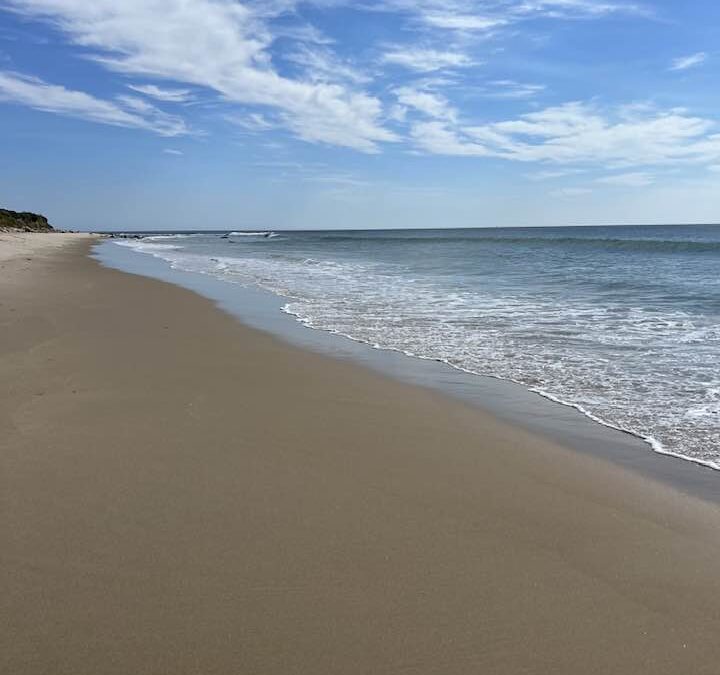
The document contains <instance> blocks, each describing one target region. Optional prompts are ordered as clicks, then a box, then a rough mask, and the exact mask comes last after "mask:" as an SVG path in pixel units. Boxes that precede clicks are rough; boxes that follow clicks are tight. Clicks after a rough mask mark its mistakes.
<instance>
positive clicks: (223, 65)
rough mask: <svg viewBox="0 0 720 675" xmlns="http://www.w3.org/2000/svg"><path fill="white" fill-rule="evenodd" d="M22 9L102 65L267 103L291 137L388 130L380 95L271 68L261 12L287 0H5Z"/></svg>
mask: <svg viewBox="0 0 720 675" xmlns="http://www.w3.org/2000/svg"><path fill="white" fill-rule="evenodd" d="M6 5H7V6H8V7H9V8H11V9H15V11H17V12H20V13H22V14H23V15H25V16H29V17H35V18H43V19H45V20H48V21H51V22H52V23H53V24H54V25H55V26H56V27H57V28H58V29H59V30H61V31H63V32H64V33H65V34H66V35H68V36H69V37H70V38H71V40H72V41H73V42H74V43H75V44H77V45H79V46H82V47H83V48H84V49H86V50H96V51H95V54H94V59H95V60H96V61H97V62H98V63H101V64H103V65H104V66H105V67H106V68H108V69H111V70H114V71H117V72H121V73H127V74H132V75H139V76H145V77H153V78H155V79H159V80H167V81H172V82H176V83H182V84H185V85H194V86H202V87H206V88H209V89H212V90H214V91H215V92H217V93H218V94H219V95H220V96H221V97H222V98H223V99H225V100H226V101H229V102H234V103H237V104H243V105H251V106H265V107H269V108H272V109H275V110H276V111H277V113H278V118H279V119H280V120H281V121H282V122H283V124H284V125H285V126H286V127H287V128H289V129H290V130H291V131H292V132H293V133H295V134H296V135H297V136H298V137H299V138H302V139H304V140H307V141H313V142H323V143H329V144H333V145H340V146H345V147H349V148H354V149H357V150H361V151H365V152H374V151H377V146H378V143H381V142H386V141H394V140H396V138H395V135H394V134H393V133H392V132H391V131H389V130H388V129H385V128H384V127H383V126H382V124H381V121H380V120H381V117H382V105H381V103H380V101H379V100H378V99H377V98H375V97H374V96H371V95H369V94H367V93H364V92H362V91H355V90H353V89H351V88H349V87H348V86H346V85H344V84H336V83H326V82H309V81H306V80H294V79H291V78H288V77H284V76H283V75H280V74H279V73H278V72H277V71H276V70H275V69H274V68H273V65H272V62H271V58H270V54H269V51H268V48H269V47H270V46H271V44H272V42H273V35H272V33H271V31H270V29H269V28H268V25H267V18H271V17H272V16H273V15H276V14H278V13H279V12H281V11H286V10H287V9H289V8H290V6H289V4H288V3H269V4H268V3H260V4H258V5H255V4H253V5H242V4H239V3H237V2H232V1H230V0H167V1H166V2H162V3H158V2H147V1H146V0H124V1H123V2H116V0H93V2H87V0H8V2H6Z"/></svg>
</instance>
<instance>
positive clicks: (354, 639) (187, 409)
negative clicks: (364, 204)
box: [0, 234, 720, 675]
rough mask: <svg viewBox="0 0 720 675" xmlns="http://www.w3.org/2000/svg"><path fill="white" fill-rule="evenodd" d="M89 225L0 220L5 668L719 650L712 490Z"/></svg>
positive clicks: (495, 662) (271, 669)
mask: <svg viewBox="0 0 720 675" xmlns="http://www.w3.org/2000/svg"><path fill="white" fill-rule="evenodd" d="M92 241H93V240H92V239H91V238H89V237H88V236H84V235H62V234H50V235H8V234H0V382H2V384H3V386H2V387H0V463H1V464H0V466H1V467H2V469H1V470H0V481H1V483H0V503H1V506H0V560H1V561H2V562H1V568H0V571H1V577H0V578H1V579H2V582H1V584H0V596H1V597H2V598H3V601H2V602H3V610H2V612H0V671H1V672H3V673H8V674H12V675H41V674H42V675H50V674H52V675H129V674H133V675H145V674H147V675H159V674H168V675H170V674H173V675H180V674H191V673H192V674H198V675H200V674H202V675H229V674H230V673H232V674H236V675H237V674H241V675H245V674H247V675H250V674H253V675H255V674H259V673H262V674H265V675H274V674H278V675H280V674H282V675H288V674H291V673H296V674H303V675H319V674H325V673H328V674H331V673H332V674H335V673H337V674H342V675H353V674H358V675H360V674H363V675H366V674H369V673H372V674H374V675H375V674H376V675H384V674H396V673H397V674H399V673H403V674H405V673H413V674H421V675H426V674H427V675H430V674H433V675H434V674H443V675H446V674H447V675H454V674H457V675H468V674H470V673H489V674H490V673H492V674H493V675H495V674H507V675H510V674H512V675H516V674H520V673H533V674H535V673H547V674H552V675H562V674H568V675H571V674H572V675H576V674H577V673H593V674H595V673H597V674H600V673H603V674H607V673H613V674H615V673H618V674H624V673H627V674H632V675H636V674H641V673H648V674H653V675H663V674H668V675H671V674H672V675H678V674H681V673H683V674H684V673H688V674H690V673H692V674H703V673H707V674H708V675H710V674H715V673H717V672H718V670H719V668H720V666H719V665H718V664H720V644H718V640H717V636H718V634H720V575H718V560H720V509H718V507H717V506H715V505H712V504H708V503H705V502H702V501H700V500H698V499H694V498H693V497H691V496H687V495H683V494H680V493H677V492H674V491H673V490H672V489H670V488H668V487H666V486H662V485H659V484H656V483H654V482H652V481H650V480H648V479H646V478H644V477H642V476H640V475H637V474H634V473H630V472H627V471H624V470H622V469H620V468H618V467H616V466H614V465H612V464H610V463H605V462H603V461H602V460H600V459H595V458H593V457H590V456H585V455H580V454H577V453H574V452H572V451H570V450H567V449H565V448H563V447H561V446H559V445H556V444H553V443H550V442H548V441H545V440H543V439H541V438H538V437H535V436H533V435H531V434H529V433H527V432H525V431H522V430H519V429H516V428H513V427H511V426H509V425H507V424H505V423H502V422H500V421H498V420H496V419H495V418H493V417H492V416H490V415H489V414H486V413H484V412H483V411H481V410H478V409H477V408H475V407H472V406H469V405H464V404H462V403H460V402H457V401H453V400H450V399H446V398H444V397H443V396H441V395H439V394H437V393H434V392H431V391H428V390H425V389H420V388H413V387H411V386H407V385H404V384H401V383H398V382H394V381H392V380H390V379H387V378H384V377H382V376H381V375H378V374H376V373H373V372H370V371H366V370H363V369H361V368H359V367H356V366H354V365H352V364H349V363H345V362H341V361H335V360H332V359H329V358H326V357H324V356H321V355H317V354H314V353H310V352H305V351H302V350H300V349H297V348H294V347H291V346H288V345H286V344H284V343H283V342H281V341H279V340H277V339H275V338H273V337H271V336H269V335H267V334H265V333H262V332H258V331H255V330H252V329H250V328H247V327H245V326H243V325H241V324H240V323H238V322H237V321H236V320H235V319H234V318H232V317H230V316H228V315H226V314H223V313H222V312H221V311H219V310H218V309H217V308H216V307H215V306H214V305H213V304H212V302H210V301H208V300H206V299H204V298H201V297H200V296H197V295H195V294H193V293H191V292H189V291H187V290H184V289H181V288H178V287H175V286H172V285H169V284H165V283H162V282H159V281H154V280H150V279H146V278H144V277H140V276H133V275H129V274H125V273H122V272H119V271H115V270H110V269H106V268H103V267H101V266H100V265H99V264H98V263H97V262H96V261H94V260H92V259H90V258H89V257H88V256H87V253H88V251H89V248H90V246H91V245H92ZM698 470H701V469H698Z"/></svg>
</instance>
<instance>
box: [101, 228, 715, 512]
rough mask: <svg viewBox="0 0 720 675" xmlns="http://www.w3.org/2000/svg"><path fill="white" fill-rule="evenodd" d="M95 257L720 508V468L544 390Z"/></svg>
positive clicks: (267, 301) (110, 245)
mask: <svg viewBox="0 0 720 675" xmlns="http://www.w3.org/2000/svg"><path fill="white" fill-rule="evenodd" d="M92 256H93V257H94V258H95V259H97V260H99V261H100V262H101V264H103V265H104V266H106V267H110V268H113V269H118V270H121V271H125V272H129V273H132V274H139V275H142V276H145V277H148V278H153V279H159V280H161V281H165V282H168V283H172V284H175V285H179V286H180V287H182V288H186V289H189V290H192V291H193V292H195V293H198V294H200V295H201V296H203V297H206V298H209V299H210V300H212V301H214V302H215V303H216V304H217V306H218V307H219V308H220V309H221V310H223V311H225V312H227V313H228V314H230V315H232V316H233V317H235V318H236V319H237V320H238V321H240V322H241V323H243V324H245V325H250V326H252V327H254V328H257V329H259V330H262V331H264V332H267V333H269V334H270V335H272V336H274V337H276V338H279V339H281V340H282V341H284V342H286V343H288V344H291V345H295V346H299V347H300V348H303V349H310V350H312V351H314V352H318V353H320V354H324V355H326V356H330V357H331V358H338V359H340V360H345V361H350V362H352V363H356V364H358V365H360V366H361V367H366V368H370V369H372V370H375V371H376V372H380V373H384V374H389V376H390V377H391V378H393V379H395V380H399V381H401V382H406V383H409V384H415V385H420V386H423V387H427V388H429V389H432V390H434V391H439V392H441V393H443V394H445V395H448V396H450V397H452V398H455V399H459V400H461V401H465V402H470V403H472V404H473V405H475V406H476V407H477V408H478V409H479V410H481V411H484V412H486V413H487V412H489V413H491V414H492V415H493V416H495V417H497V418H499V419H501V420H503V421H506V422H509V423H510V424H512V425H514V426H519V427H522V428H524V429H526V430H528V431H530V432H531V433H537V434H540V435H541V436H542V437H544V438H545V439H548V440H551V441H553V442H557V443H559V444H561V445H563V446H565V447H568V448H570V449H572V450H574V451H576V452H580V453H588V452H589V454H591V455H593V456H597V457H599V458H600V459H603V460H609V461H611V462H613V463H615V464H617V465H619V466H620V467H623V468H625V469H630V470H633V471H637V472H639V473H640V475H642V476H644V477H647V478H650V479H652V480H658V481H660V482H663V483H665V484H667V485H669V486H670V487H672V488H674V489H679V490H681V491H684V492H687V493H688V494H690V495H691V496H696V497H700V498H702V499H704V500H707V501H711V502H713V503H720V477H719V476H718V475H717V474H716V473H715V472H716V471H718V470H719V469H718V467H717V466H715V465H711V463H708V462H704V461H703V460H699V459H697V458H693V457H690V456H686V455H682V454H678V453H673V452H670V451H666V450H664V449H659V448H658V447H657V446H656V444H654V443H653V440H652V439H648V438H645V437H643V436H641V435H639V434H637V433H635V432H633V431H629V430H626V429H623V428H620V427H617V426H615V425H612V424H610V423H606V422H605V421H603V420H601V419H599V418H597V417H596V416H594V415H593V414H591V413H588V412H587V411H585V410H582V409H581V407H579V406H577V405H575V404H573V403H569V402H566V401H562V400H559V399H557V398H556V397H554V396H553V395H551V394H545V393H541V392H538V391H536V390H534V389H532V388H530V387H527V386H525V385H524V384H522V383H519V382H515V381H513V380H508V379H503V378H500V377H495V376H492V375H480V374H478V373H474V372H472V371H469V370H465V369H463V368H460V367H458V366H455V365H452V364H448V363H445V362H444V361H442V360H439V359H432V358H426V357H422V356H417V355H413V354H407V353H405V352H403V351H400V350H394V349H387V348H378V347H375V346H374V345H371V344H368V343H366V342H363V341H361V340H356V339H355V338H353V337H351V336H348V335H344V334H341V333H336V332H332V331H327V330H324V329H322V328H317V327H315V326H312V325H309V324H307V323H305V322H304V321H302V320H300V318H299V317H297V316H296V315H295V314H293V313H291V312H288V311H286V310H285V305H286V303H287V298H285V297H282V296H279V295H276V294H273V293H271V292H270V291H266V290H262V289H256V288H253V287H247V286H244V285H242V284H236V283H229V282H227V281H224V280H220V279H217V278H215V277H213V276H211V275H205V274H201V273H196V272H187V271H183V270H180V269H175V268H173V267H171V266H170V265H169V264H168V263H167V261H165V260H164V259H162V258H160V257H157V256H154V255H152V254H151V253H144V252H139V251H135V250H133V249H131V248H127V247H124V246H118V245H116V244H115V243H114V242H112V241H107V242H102V243H99V245H96V246H95V247H94V250H93V253H92ZM273 313H276V314H280V313H282V316H281V317H278V316H273ZM343 343H344V344H343ZM413 363H414V364H415V366H413V365H412V364H413ZM528 420H529V421H528Z"/></svg>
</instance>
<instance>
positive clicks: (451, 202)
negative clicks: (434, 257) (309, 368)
mask: <svg viewBox="0 0 720 675" xmlns="http://www.w3.org/2000/svg"><path fill="white" fill-rule="evenodd" d="M719 38H720V3H718V2H715V0H695V1H693V0H689V1H688V2H677V0H662V1H661V0H637V1H635V0H627V1H626V0H377V1H371V0H365V1H362V0H361V1H360V2H343V1H342V0H316V1H311V2H298V1H296V0H264V1H263V0H255V1H251V2H235V1H232V0H124V1H123V2H117V1H116V0H93V1H92V2H88V0H0V148H1V149H2V157H3V160H4V161H3V162H2V163H1V164H0V205H2V206H6V207H9V208H14V209H28V210H36V211H41V212H43V213H46V214H47V215H48V216H49V217H50V219H51V221H52V222H54V223H55V224H57V225H59V226H61V227H66V228H78V229H93V228H97V229H103V228H120V229H158V228H212V229H216V228H240V227H249V228H255V227H264V228H278V229H279V228H318V227H445V226H459V227H472V226H511V225H518V226H527V225H570V224H612V223H673V222H720V118H719V117H718V111H720V88H719V87H718V84H719V83H720V81H719V80H718V77H717V73H718V64H719V63H720V48H718V47H717V45H718V44H720V40H719Z"/></svg>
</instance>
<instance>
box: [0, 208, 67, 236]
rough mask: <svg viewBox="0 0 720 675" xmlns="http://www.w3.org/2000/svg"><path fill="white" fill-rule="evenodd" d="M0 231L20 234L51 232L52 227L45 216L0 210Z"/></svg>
mask: <svg viewBox="0 0 720 675" xmlns="http://www.w3.org/2000/svg"><path fill="white" fill-rule="evenodd" d="M0 230H19V231H20V232H53V231H54V230H53V226H52V225H50V223H48V220H47V218H46V217H45V216H41V215H39V214H37V213H30V212H28V211H22V212H18V211H9V210H8V209H0Z"/></svg>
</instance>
